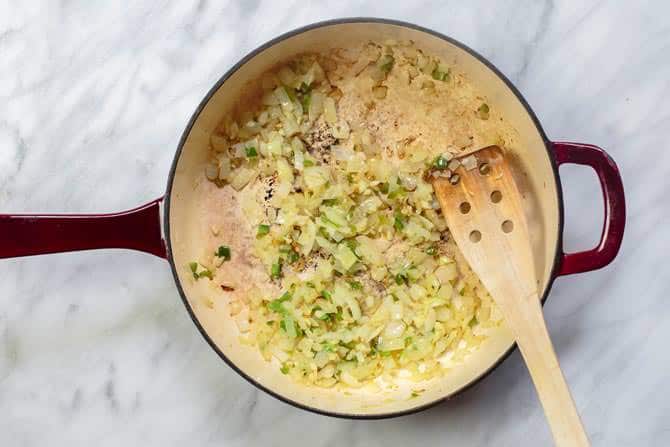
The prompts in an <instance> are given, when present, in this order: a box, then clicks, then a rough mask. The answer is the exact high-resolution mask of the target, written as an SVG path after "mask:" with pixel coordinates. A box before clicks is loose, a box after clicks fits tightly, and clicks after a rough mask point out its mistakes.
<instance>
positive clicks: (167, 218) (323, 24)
mask: <svg viewBox="0 0 670 447" xmlns="http://www.w3.org/2000/svg"><path fill="white" fill-rule="evenodd" d="M347 23H381V24H386V25H394V26H401V27H405V28H409V29H413V30H416V31H421V32H424V33H427V34H431V35H433V36H435V37H438V38H440V39H442V40H444V41H446V42H448V43H450V44H452V45H454V46H457V47H458V48H460V49H462V50H464V51H465V52H467V53H468V54H470V55H471V56H473V57H475V58H476V59H477V60H479V61H480V62H481V63H483V64H484V65H486V67H487V68H488V69H490V70H491V71H492V72H493V73H494V74H495V75H496V76H498V78H500V79H501V80H502V81H503V82H504V83H505V85H506V86H507V88H509V89H510V90H511V91H512V93H514V95H515V96H516V97H517V99H518V100H519V102H521V104H522V105H523V107H524V108H525V109H526V112H527V113H528V115H529V116H530V118H531V120H532V121H533V124H534V125H535V127H536V129H537V131H538V133H539V134H540V136H541V137H542V141H543V142H544V147H545V150H546V151H547V155H548V158H549V161H550V163H551V167H552V171H553V173H554V183H555V188H556V193H557V203H558V226H557V231H558V234H557V237H556V246H555V248H554V263H553V266H552V269H551V274H550V277H549V281H548V283H547V287H546V288H545V291H544V293H543V294H542V297H541V301H542V303H543V304H544V302H545V301H546V299H547V297H548V295H549V292H550V291H551V288H552V286H553V283H554V281H555V279H556V277H557V272H558V270H559V268H560V264H561V259H562V258H561V255H562V249H561V247H562V246H563V225H564V216H563V214H564V207H563V191H562V189H561V182H560V180H559V173H558V165H557V163H556V160H555V157H554V153H553V151H552V149H551V147H552V146H551V141H549V139H548V138H547V135H546V134H545V132H544V129H543V128H542V125H541V124H540V121H539V120H538V118H537V116H536V115H535V112H533V110H532V108H531V107H530V105H529V104H528V102H527V101H526V99H525V98H524V97H523V95H522V94H521V92H520V91H519V90H518V89H517V88H516V86H515V85H514V84H513V83H512V82H511V81H510V80H509V79H508V78H507V77H506V76H505V75H504V74H503V73H502V72H501V71H500V70H498V68H496V67H495V66H494V65H493V64H492V63H491V62H489V61H488V59H486V58H485V57H484V56H482V55H481V54H479V53H478V52H476V51H475V50H473V49H472V48H470V47H469V46H467V45H465V44H463V43H461V42H459V41H457V40H455V39H453V38H452V37H449V36H446V35H444V34H442V33H439V32H437V31H434V30H432V29H429V28H425V27H423V26H419V25H415V24H413V23H409V22H404V21H401V20H394V19H385V18H377V17H345V18H340V19H331V20H323V21H319V22H315V23H311V24H309V25H305V26H302V27H299V28H296V29H293V30H291V31H288V32H286V33H283V34H281V35H279V36H278V37H275V38H274V39H271V40H269V41H267V42H265V43H264V44H262V45H260V46H258V47H257V48H256V49H254V50H252V51H251V52H249V53H248V54H247V55H246V56H244V57H243V58H242V59H240V60H239V61H238V62H237V63H236V64H235V65H233V66H232V67H231V68H230V69H229V70H228V71H226V72H225V73H224V74H223V75H222V76H221V77H220V78H219V80H218V81H217V82H216V83H215V84H214V85H213V86H212V87H211V88H210V90H209V91H208V92H207V94H206V95H205V96H204V98H203V99H202V100H201V101H200V104H198V107H197V108H196V110H195V111H194V112H193V115H192V116H191V119H190V120H189V122H188V124H187V125H186V128H185V129H184V132H183V133H182V136H181V138H180V139H179V144H178V146H177V151H176V152H175V156H174V159H173V161H172V166H171V167H170V172H169V175H168V182H167V189H166V192H165V199H164V200H165V201H164V203H165V206H164V220H163V228H164V232H165V244H166V247H167V260H168V262H169V263H170V269H171V271H172V276H173V277H174V281H175V285H176V286H177V290H178V291H179V295H180V296H181V299H182V302H183V303H184V306H185V307H186V310H187V312H188V314H189V316H190V317H191V320H193V323H194V324H195V326H196V327H197V328H198V331H199V332H200V334H201V335H202V337H203V338H204V339H205V340H206V341H207V343H208V344H209V346H210V347H211V348H212V349H213V350H214V351H215V352H216V353H217V354H218V355H219V357H221V359H222V360H223V361H224V362H225V363H226V364H227V365H228V366H229V367H230V368H232V369H233V370H234V371H235V372H236V373H237V374H239V375H240V376H242V377H243V378H244V379H246V380H247V381H248V382H249V383H251V384H252V385H254V386H255V387H256V388H258V389H260V390H262V391H264V392H266V393H267V394H269V395H270V396H273V397H275V398H276V399H279V400H281V401H283V402H285V403H287V404H290V405H293V406H294V407H297V408H300V409H302V410H306V411H310V412H312V413H317V414H321V415H324V416H332V417H337V418H342V419H362V420H374V419H387V418H394V417H399V416H406V415H410V414H413V413H417V412H419V411H422V410H426V409H428V408H430V407H433V406H436V405H437V404H439V403H441V402H444V401H446V400H448V399H450V398H452V397H454V396H456V395H458V394H461V393H463V392H465V391H466V390H468V389H470V388H471V387H472V386H474V385H475V384H477V383H479V382H480V381H481V380H483V379H484V378H485V377H487V376H488V375H489V374H491V372H492V371H493V370H494V369H496V368H497V367H498V366H499V365H500V364H501V363H502V362H503V361H505V360H506V359H507V358H508V357H509V356H510V354H511V353H512V352H513V351H514V350H515V349H517V344H516V343H514V344H513V345H512V346H511V347H510V348H509V349H508V350H507V351H506V352H505V353H504V354H503V355H501V356H500V357H499V358H498V359H497V360H496V361H495V362H494V363H493V364H491V366H490V367H489V368H488V369H486V371H484V372H483V373H481V374H480V375H478V376H477V377H474V378H473V379H472V380H471V381H470V382H468V383H467V384H466V385H464V386H463V387H461V388H460V389H458V390H456V391H454V392H452V393H450V394H447V395H445V396H442V397H440V398H438V399H435V400H433V401H432V402H428V403H425V404H422V405H418V406H416V407H412V408H408V409H406V410H401V411H392V412H388V413H378V414H356V413H338V412H334V411H328V410H322V409H319V408H315V407H311V406H308V405H305V404H302V403H300V402H296V401H294V400H293V399H290V398H288V397H286V396H284V395H282V394H280V393H277V392H275V391H273V390H271V389H269V388H267V387H265V386H264V385H262V384H261V383H259V382H258V381H256V380H254V379H253V378H252V377H251V376H250V375H249V374H247V373H246V372H244V371H242V370H241V369H240V368H239V367H238V366H237V365H236V364H235V363H234V362H233V361H231V360H230V359H229V358H228V357H227V356H226V355H225V354H224V353H223V352H222V351H221V350H220V349H219V347H218V346H217V345H216V343H214V341H213V340H212V339H211V337H210V336H209V334H208V333H207V331H206V330H205V329H204V328H203V326H202V325H201V324H200V322H199V321H198V318H197V317H196V315H195V312H194V311H193V308H192V307H191V305H190V303H189V301H188V299H187V298H186V293H185V292H184V289H183V288H182V286H181V282H180V280H179V276H178V274H177V267H176V265H175V261H174V257H173V255H172V242H171V238H170V224H169V223H170V202H171V191H172V185H173V182H174V177H175V173H176V170H177V164H178V162H179V158H180V156H181V152H182V150H183V148H184V144H185V143H186V140H187V139H188V136H189V134H190V133H191V130H192V128H193V126H194V124H195V122H196V121H197V119H198V118H199V116H200V113H201V112H202V110H203V109H204V108H205V106H206V105H207V103H208V102H209V101H210V99H211V98H212V96H214V94H215V93H216V92H217V91H218V90H219V88H220V87H221V86H222V85H223V84H224V83H225V82H226V81H227V80H228V78H230V77H231V76H232V75H233V73H235V72H236V71H237V70H238V69H239V68H240V67H241V66H243V65H244V64H246V63H247V62H248V61H249V60H251V59H252V58H254V57H256V56H257V55H258V54H259V53H261V52H263V51H264V50H266V49H268V48H270V47H272V46H274V45H275V44H277V43H279V42H282V41H283V40H286V39H288V38H290V37H293V36H296V35H298V34H302V33H304V32H306V31H310V30H313V29H317V28H323V27H327V26H332V25H341V24H347Z"/></svg>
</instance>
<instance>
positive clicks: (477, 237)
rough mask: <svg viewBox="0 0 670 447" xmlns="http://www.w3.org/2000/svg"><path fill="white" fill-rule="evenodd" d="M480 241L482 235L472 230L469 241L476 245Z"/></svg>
mask: <svg viewBox="0 0 670 447" xmlns="http://www.w3.org/2000/svg"><path fill="white" fill-rule="evenodd" d="M481 240H482V234H481V233H480V232H479V231H478V230H473V231H472V232H471V233H470V241H472V242H474V243H477V242H479V241H481Z"/></svg>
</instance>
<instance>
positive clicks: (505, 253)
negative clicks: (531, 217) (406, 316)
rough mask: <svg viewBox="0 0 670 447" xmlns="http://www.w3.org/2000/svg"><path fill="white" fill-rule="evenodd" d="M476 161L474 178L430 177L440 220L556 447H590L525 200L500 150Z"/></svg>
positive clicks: (458, 172) (462, 172) (459, 174)
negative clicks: (558, 347) (512, 352)
mask: <svg viewBox="0 0 670 447" xmlns="http://www.w3.org/2000/svg"><path fill="white" fill-rule="evenodd" d="M474 157H476V159H477V165H476V166H474V168H473V167H472V165H473V163H470V165H471V166H469V167H470V168H471V169H470V170H467V169H465V167H464V166H463V165H461V166H460V167H458V168H457V169H455V170H454V175H452V176H451V178H450V179H449V178H444V177H437V178H435V177H431V180H432V183H433V188H434V189H435V193H436V195H437V198H438V200H439V202H440V205H441V207H442V214H443V215H444V217H445V218H446V220H447V225H448V226H449V231H450V232H451V234H452V236H453V237H454V240H455V241H456V244H457V245H458V246H459V248H460V250H461V252H462V253H463V256H465V259H467V261H468V263H469V264H470V267H471V268H472V270H473V271H474V272H475V273H476V274H477V275H478V276H479V278H480V279H481V281H482V283H483V284H484V286H485V287H486V288H487V289H488V291H489V293H490V294H491V296H492V297H493V299H494V300H495V302H496V303H497V304H498V307H499V308H500V310H501V312H502V314H503V316H504V318H505V322H506V324H507V326H508V327H509V329H510V330H511V331H512V332H513V333H514V336H515V337H516V341H517V344H518V345H519V348H520V349H521V354H522V355H523V358H524V360H525V361H526V365H527V366H528V371H529V372H530V376H531V378H532V379H533V382H534V383H535V388H536V389H537V394H538V396H539V397H540V402H542V406H543V407H544V413H545V414H546V417H547V420H548V422H549V426H550V428H551V431H552V434H553V436H554V441H555V443H556V445H558V446H588V445H589V440H588V438H587V436H586V433H585V432H584V427H583V426H582V422H581V420H580V419H579V414H578V413H577V409H576V408H575V403H574V401H573V400H572V396H571V395H570V390H569V389H568V386H567V384H566V382H565V378H564V377H563V373H562V372H561V368H560V366H559V364H558V359H557V358H556V352H555V351H554V347H553V345H552V343H551V339H550V338H549V334H548V333H547V327H546V325H545V322H544V317H543V315H542V307H541V305H540V299H539V296H538V283H537V279H536V276H535V267H534V263H533V254H532V250H531V244H530V239H529V237H528V226H527V224H526V218H525V215H524V211H523V206H522V203H521V194H520V193H519V190H518V188H517V186H516V183H515V181H514V178H513V177H512V173H511V171H510V168H509V166H508V164H507V161H506V160H505V157H504V156H503V153H502V151H501V149H500V148H499V147H497V146H489V147H487V148H484V149H481V150H480V151H477V152H476V153H475V154H474ZM469 161H471V162H472V160H471V159H470V160H469ZM443 172H444V171H443Z"/></svg>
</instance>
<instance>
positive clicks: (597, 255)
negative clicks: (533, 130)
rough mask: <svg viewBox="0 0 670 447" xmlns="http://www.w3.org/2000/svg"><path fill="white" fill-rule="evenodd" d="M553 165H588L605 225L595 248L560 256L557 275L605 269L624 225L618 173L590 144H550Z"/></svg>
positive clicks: (617, 248)
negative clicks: (600, 196) (596, 181)
mask: <svg viewBox="0 0 670 447" xmlns="http://www.w3.org/2000/svg"><path fill="white" fill-rule="evenodd" d="M552 147H553V150H554V156H555V158H556V163H557V164H558V165H559V166H560V165H562V164H563V163H574V164H577V165H585V166H590V167H591V168H593V170H594V171H595V172H596V174H597V175H598V179H599V180H600V186H601V187H602V191H603V200H604V202H605V222H604V223H603V231H602V235H601V236H600V242H599V243H598V245H597V246H596V247H595V248H593V249H591V250H587V251H582V252H579V253H563V254H562V260H561V267H560V269H559V271H558V275H559V276H562V275H571V274H573V273H582V272H589V271H591V270H597V269H599V268H602V267H605V266H606V265H607V264H609V263H610V262H612V260H614V258H615V257H616V255H617V253H618V252H619V247H621V241H622V239H623V231H624V227H625V225H626V202H625V198H624V192H623V183H622V181H621V174H620V173H619V168H617V165H616V163H614V160H612V158H611V157H610V156H609V155H608V154H607V152H605V151H604V150H602V149H601V148H599V147H597V146H593V145H590V144H580V143H563V142H561V143H558V142H557V143H552Z"/></svg>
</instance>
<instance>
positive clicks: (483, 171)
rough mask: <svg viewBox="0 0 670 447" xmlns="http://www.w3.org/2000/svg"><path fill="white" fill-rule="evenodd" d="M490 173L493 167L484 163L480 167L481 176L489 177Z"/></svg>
mask: <svg viewBox="0 0 670 447" xmlns="http://www.w3.org/2000/svg"><path fill="white" fill-rule="evenodd" d="M490 172H491V166H490V165H489V164H488V163H486V162H483V163H481V164H480V165H479V173H480V174H481V175H489V173H490Z"/></svg>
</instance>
